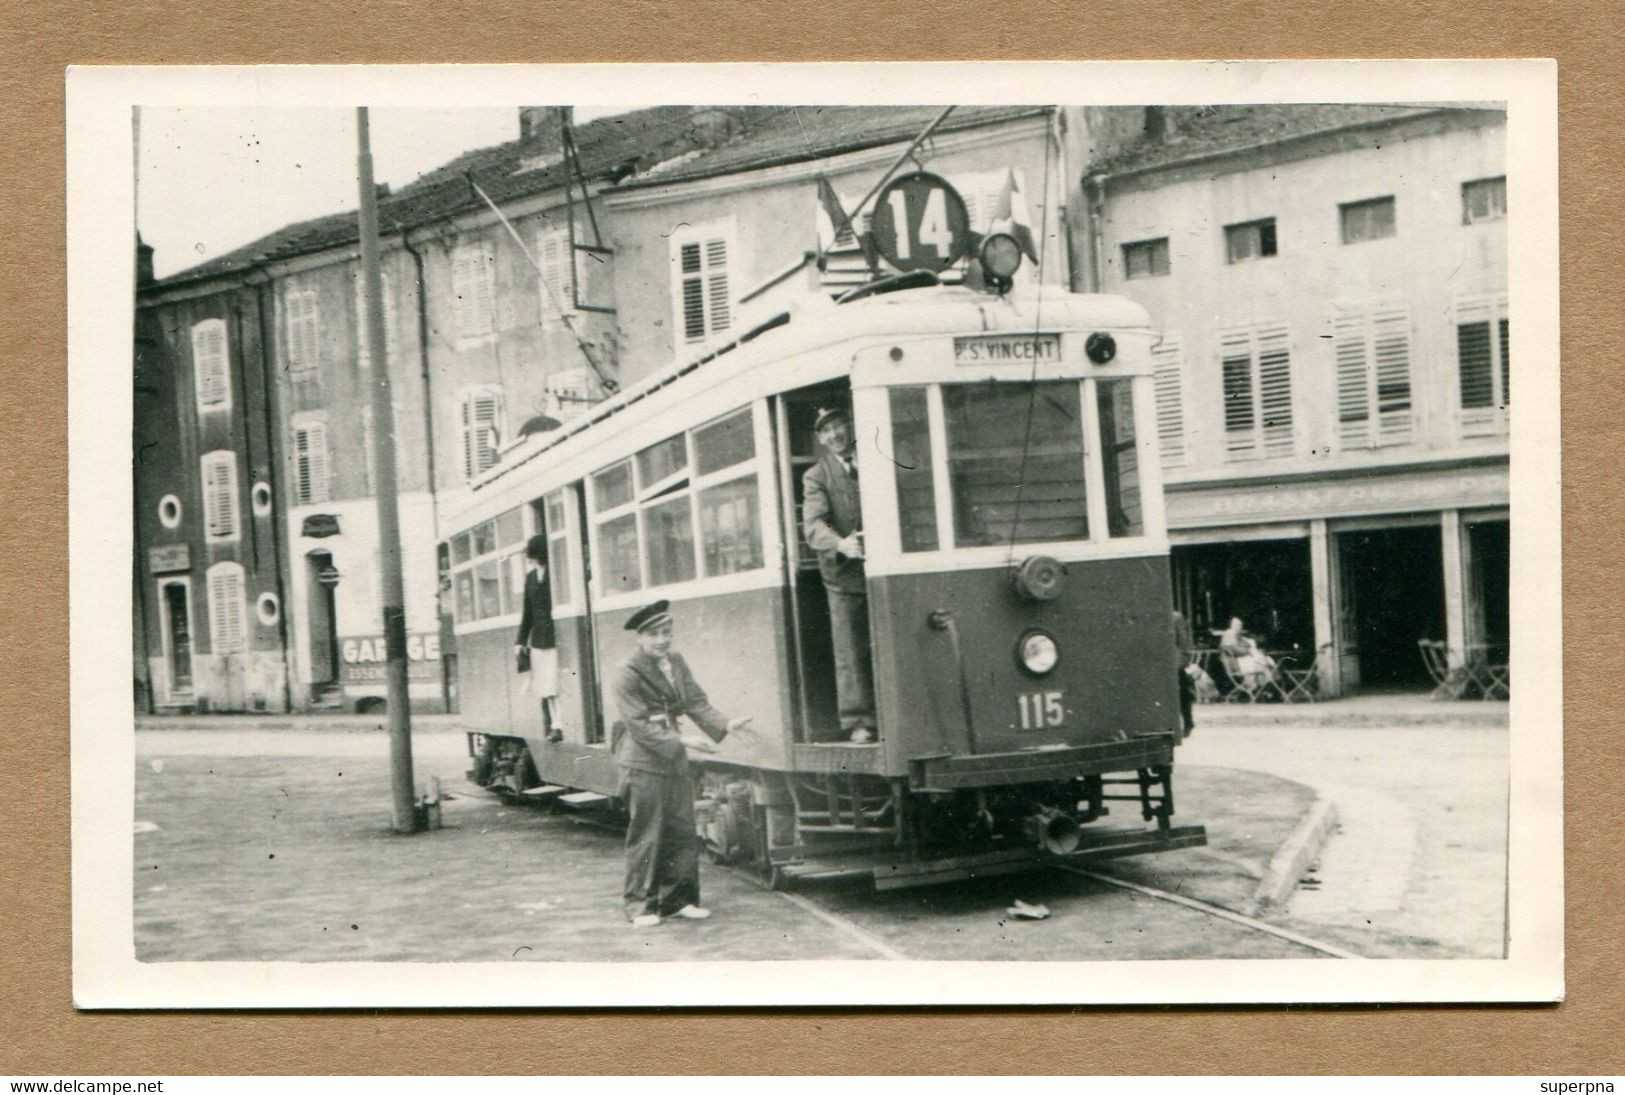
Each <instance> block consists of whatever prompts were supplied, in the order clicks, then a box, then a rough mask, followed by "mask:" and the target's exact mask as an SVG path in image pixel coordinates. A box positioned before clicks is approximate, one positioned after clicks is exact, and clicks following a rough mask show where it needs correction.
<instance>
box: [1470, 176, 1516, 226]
mask: <svg viewBox="0 0 1625 1095" xmlns="http://www.w3.org/2000/svg"><path fill="white" fill-rule="evenodd" d="M1506 215H1507V179H1506V176H1505V175H1502V176H1500V177H1499V178H1494V179H1477V180H1475V181H1473V182H1465V183H1462V184H1461V223H1463V224H1477V223H1479V222H1480V221H1498V220H1502V219H1504V218H1505V217H1506Z"/></svg>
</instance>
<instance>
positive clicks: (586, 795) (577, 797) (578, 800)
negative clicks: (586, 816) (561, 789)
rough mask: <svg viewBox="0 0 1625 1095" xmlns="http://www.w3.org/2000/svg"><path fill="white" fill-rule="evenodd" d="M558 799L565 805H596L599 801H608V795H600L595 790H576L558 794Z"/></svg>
mask: <svg viewBox="0 0 1625 1095" xmlns="http://www.w3.org/2000/svg"><path fill="white" fill-rule="evenodd" d="M559 801H560V802H562V803H564V804H565V805H567V806H578V807H579V806H596V805H598V804H599V803H600V802H608V801H609V796H608V795H601V794H599V793H598V792H597V791H576V792H575V793H573V794H568V795H560V796H559Z"/></svg>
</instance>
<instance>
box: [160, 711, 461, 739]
mask: <svg viewBox="0 0 1625 1095" xmlns="http://www.w3.org/2000/svg"><path fill="white" fill-rule="evenodd" d="M135 728H136V729H137V730H138V731H139V730H215V731H219V730H243V731H248V732H254V731H260V730H305V731H310V730H319V731H322V732H331V733H358V732H363V731H378V732H379V733H383V732H385V731H387V730H388V729H389V722H388V716H387V715H340V714H336V713H333V712H327V711H319V712H312V713H310V714H302V713H299V712H292V713H289V714H281V715H235V714H209V715H137V716H136V717H135ZM465 729H471V728H470V727H468V726H467V725H466V724H465V723H464V721H463V717H462V716H461V715H425V714H418V713H416V712H414V713H413V715H412V733H413V734H423V733H444V734H461V733H462V732H463V731H464V730H465Z"/></svg>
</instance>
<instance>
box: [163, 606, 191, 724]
mask: <svg viewBox="0 0 1625 1095" xmlns="http://www.w3.org/2000/svg"><path fill="white" fill-rule="evenodd" d="M161 597H162V600H163V613H164V615H163V623H164V653H165V658H166V660H167V661H168V669H169V696H170V698H171V699H174V698H176V697H189V696H190V695H191V694H192V606H191V596H190V593H189V590H188V588H187V583H186V581H185V580H184V579H182V580H178V581H170V582H165V583H163V585H162V587H161Z"/></svg>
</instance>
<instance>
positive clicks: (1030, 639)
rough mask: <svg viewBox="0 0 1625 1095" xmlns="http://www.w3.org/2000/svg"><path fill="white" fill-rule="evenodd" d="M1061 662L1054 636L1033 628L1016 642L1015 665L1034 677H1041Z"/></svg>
mask: <svg viewBox="0 0 1625 1095" xmlns="http://www.w3.org/2000/svg"><path fill="white" fill-rule="evenodd" d="M1060 660H1061V651H1060V648H1059V647H1057V646H1056V645H1055V636H1053V635H1051V634H1050V633H1049V632H1048V631H1043V630H1041V629H1038V628H1034V629H1033V630H1031V631H1028V632H1026V633H1025V634H1023V635H1022V636H1021V638H1020V639H1018V640H1016V664H1018V665H1020V666H1021V668H1022V669H1023V670H1025V671H1026V672H1028V673H1030V674H1032V675H1033V676H1035V677H1042V676H1044V675H1045V674H1046V673H1048V672H1049V671H1050V670H1052V669H1054V668H1055V664H1056V663H1057V662H1059V661H1060Z"/></svg>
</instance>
